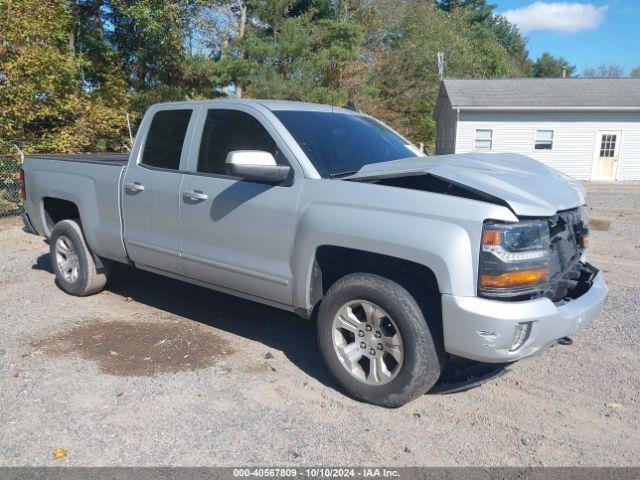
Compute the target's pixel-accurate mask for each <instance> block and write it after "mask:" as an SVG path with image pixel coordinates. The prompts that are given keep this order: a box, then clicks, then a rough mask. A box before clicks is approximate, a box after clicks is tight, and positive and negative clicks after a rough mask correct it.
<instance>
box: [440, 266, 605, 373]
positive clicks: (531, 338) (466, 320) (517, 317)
mask: <svg viewBox="0 0 640 480" xmlns="http://www.w3.org/2000/svg"><path fill="white" fill-rule="evenodd" d="M608 291H609V290H608V289H607V286H606V284H605V283H604V279H603V278H602V273H598V274H597V275H596V277H595V278H594V280H593V284H592V285H591V288H590V289H589V290H588V291H587V292H586V293H584V294H583V295H582V296H580V297H578V298H576V299H574V300H571V301H569V302H567V303H565V304H564V305H561V306H557V305H556V304H554V303H553V302H552V301H551V300H549V299H548V298H539V299H536V300H529V301H525V302H513V303H508V302H502V301H496V300H487V299H483V298H478V297H456V296H453V295H442V318H443V331H444V344H445V350H446V351H447V352H448V353H451V354H454V355H458V356H460V357H464V358H469V359H472V360H477V361H480V362H491V363H496V362H512V361H515V360H519V359H521V358H524V357H528V356H531V355H534V354H536V353H539V352H541V351H542V350H544V349H545V348H547V347H549V346H551V345H553V344H554V343H556V341H557V340H558V339H559V338H562V337H565V336H567V335H571V334H574V333H575V332H577V331H578V330H582V329H583V328H584V327H586V326H587V325H589V323H591V321H592V320H593V319H594V318H595V317H596V316H597V315H598V313H600V310H601V309H602V304H603V303H604V301H605V299H606V298H607V294H608ZM526 322H531V330H530V332H529V335H528V337H527V339H526V340H525V342H524V343H523V344H522V346H521V347H519V348H518V349H516V350H514V351H511V350H510V349H511V346H512V345H513V342H514V336H515V334H516V327H517V325H518V324H519V323H526Z"/></svg>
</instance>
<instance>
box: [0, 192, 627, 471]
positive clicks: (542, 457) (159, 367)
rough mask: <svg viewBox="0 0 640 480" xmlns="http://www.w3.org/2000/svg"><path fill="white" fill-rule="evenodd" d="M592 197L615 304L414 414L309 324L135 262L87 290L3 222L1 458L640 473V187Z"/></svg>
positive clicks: (596, 259) (41, 246)
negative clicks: (344, 381)
mask: <svg viewBox="0 0 640 480" xmlns="http://www.w3.org/2000/svg"><path fill="white" fill-rule="evenodd" d="M589 193H590V205H591V207H592V211H591V214H590V216H591V218H592V220H593V226H594V227H595V228H594V229H593V231H592V236H591V244H592V248H591V251H590V254H589V258H590V260H591V261H592V262H593V263H594V264H595V265H596V266H598V267H600V268H601V269H603V270H604V271H605V276H606V280H607V282H608V284H609V287H610V289H611V294H610V297H609V299H608V301H607V303H606V306H605V309H604V312H603V314H602V315H601V316H600V317H599V318H598V319H597V320H596V321H595V322H594V323H593V324H592V325H591V326H590V327H589V328H588V329H587V330H585V331H584V332H581V333H580V334H579V335H577V336H576V337H575V343H574V345H573V346H559V347H556V348H553V349H552V350H550V351H548V352H546V353H545V354H544V355H543V356H541V357H539V358H535V359H530V360H526V361H522V362H520V363H517V364H515V365H513V366H512V367H511V368H510V370H509V371H508V373H507V374H506V375H504V376H502V377H501V378H499V379H496V380H494V381H491V382H490V383H487V384H485V385H483V386H482V387H480V388H476V389H474V390H471V391H468V392H464V393H457V394H450V395H425V396H423V397H422V398H420V399H418V400H417V401H415V402H413V403H410V404H409V405H406V406H405V407H403V408H400V409H397V410H386V409H383V408H379V407H374V406H370V405H365V404H361V403H358V402H355V401H353V400H351V399H349V398H347V397H345V396H344V395H342V394H341V393H340V392H339V391H338V390H337V388H336V385H335V384H334V383H333V381H332V380H331V379H330V378H329V377H328V376H327V374H326V372H325V370H324V368H323V366H322V364H321V363H320V361H319V359H318V358H319V357H318V351H317V347H316V344H315V338H314V330H313V325H312V324H311V323H310V322H305V321H302V320H299V319H298V318H297V317H295V316H294V315H291V314H288V313H283V312H280V311H278V310H274V309H271V308H267V307H264V306H260V305H255V304H251V303H249V302H245V301H242V300H238V299H235V298H232V297H229V296H226V295H220V294H216V293H212V292H210V291H207V290H205V289H202V288H199V287H194V286H189V285H185V284H182V283H179V282H176V281H173V280H167V279H164V278H161V277H158V276H156V275H152V274H147V273H143V272H137V271H134V270H131V269H128V268H123V269H122V270H120V271H119V272H118V273H117V275H115V276H114V277H113V278H112V279H111V282H110V284H109V287H108V289H107V291H105V292H104V293H102V294H99V295H95V296H93V297H89V298H74V297H71V296H68V295H65V294H64V293H62V291H60V290H59V289H58V288H57V287H56V286H55V284H54V281H53V275H52V274H51V266H50V263H49V259H48V255H47V252H48V246H47V245H46V244H45V243H44V242H43V240H42V239H40V238H38V237H35V236H31V235H27V234H25V233H23V232H22V231H21V229H20V228H19V227H18V226H16V224H15V223H14V222H11V221H9V222H3V223H2V225H0V465H2V466H12V465H84V466H86V465H249V464H251V465H254V464H257V465H360V466H366V465H374V466H381V465H390V466H424V465H439V466H449V465H478V466H479V465H482V466H486V465H527V466H528V465H640V455H639V454H638V452H639V451H640V435H639V434H638V431H639V429H640V409H639V406H640V328H639V324H638V317H639V314H640V312H639V310H640V287H639V286H638V278H640V185H619V186H611V185H604V186H589ZM56 449H64V450H58V454H59V456H60V457H61V458H59V459H54V456H53V452H54V451H55V450H56Z"/></svg>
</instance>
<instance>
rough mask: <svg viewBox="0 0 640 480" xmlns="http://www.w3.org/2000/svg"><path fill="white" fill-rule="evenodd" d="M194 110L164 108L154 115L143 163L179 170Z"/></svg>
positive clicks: (145, 145) (145, 146)
mask: <svg viewBox="0 0 640 480" xmlns="http://www.w3.org/2000/svg"><path fill="white" fill-rule="evenodd" d="M191 112H192V110H162V111H160V112H157V113H156V114H155V115H154V116H153V120H152V121H151V126H150V127H149V133H148V134H147V141H146V142H145V143H144V151H143V152H142V163H143V164H144V165H148V166H150V167H157V168H166V169H170V170H178V169H179V167H180V155H181V153H182V144H183V143H184V137H185V134H186V133H187V127H188V126H189V120H190V119H191Z"/></svg>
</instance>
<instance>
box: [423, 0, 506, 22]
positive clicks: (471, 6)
mask: <svg viewBox="0 0 640 480" xmlns="http://www.w3.org/2000/svg"><path fill="white" fill-rule="evenodd" d="M435 3H436V5H437V6H438V7H439V8H441V9H442V10H444V11H446V12H453V11H455V10H456V9H464V10H467V11H468V12H471V13H472V18H473V22H474V23H484V22H486V21H488V20H490V19H491V17H492V16H493V11H494V10H495V9H496V7H497V6H498V5H497V4H495V3H487V0H436V2H435Z"/></svg>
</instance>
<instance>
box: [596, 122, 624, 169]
mask: <svg viewBox="0 0 640 480" xmlns="http://www.w3.org/2000/svg"><path fill="white" fill-rule="evenodd" d="M620 135H621V132H599V133H598V141H597V142H596V151H595V154H594V156H595V164H594V170H593V175H592V180H615V179H616V167H617V166H618V152H619V151H620Z"/></svg>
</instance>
